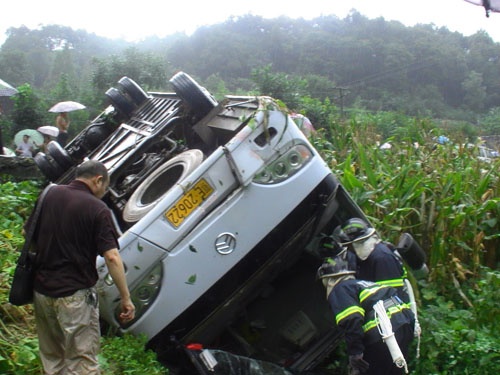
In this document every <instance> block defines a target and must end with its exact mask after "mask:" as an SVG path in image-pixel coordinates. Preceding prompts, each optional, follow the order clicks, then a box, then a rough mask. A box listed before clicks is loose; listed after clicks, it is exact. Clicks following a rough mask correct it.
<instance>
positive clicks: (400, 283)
mask: <svg viewBox="0 0 500 375" xmlns="http://www.w3.org/2000/svg"><path fill="white" fill-rule="evenodd" d="M336 232H337V236H338V238H339V241H340V243H341V245H342V246H346V247H347V248H348V249H349V250H351V251H353V252H354V253H355V254H356V258H357V262H356V263H357V269H356V278H357V279H359V280H367V281H373V282H376V283H378V284H381V285H387V286H391V287H393V288H396V289H397V291H398V296H399V298H401V300H403V301H404V302H405V303H408V302H409V301H410V298H409V296H408V293H407V290H406V285H405V282H404V279H405V278H407V272H406V269H405V268H404V266H403V262H402V260H401V258H400V257H398V256H397V255H396V254H395V253H394V251H392V250H391V248H390V247H389V246H390V244H387V243H386V242H383V241H382V240H381V239H380V238H379V237H378V235H377V234H376V233H375V229H374V228H372V227H369V226H368V224H367V223H366V222H365V221H364V220H362V219H359V218H352V219H349V220H347V221H346V222H345V223H344V224H342V226H341V228H340V229H339V228H337V229H336Z"/></svg>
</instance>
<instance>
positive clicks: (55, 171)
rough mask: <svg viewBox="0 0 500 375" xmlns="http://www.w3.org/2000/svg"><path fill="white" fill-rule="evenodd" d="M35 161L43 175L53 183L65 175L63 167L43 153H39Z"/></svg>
mask: <svg viewBox="0 0 500 375" xmlns="http://www.w3.org/2000/svg"><path fill="white" fill-rule="evenodd" d="M33 160H34V162H35V164H36V165H37V166H38V168H39V169H40V171H41V172H42V173H43V175H44V176H45V177H47V179H48V180H49V181H51V182H56V181H57V179H58V178H59V177H61V176H62V175H63V174H64V170H63V169H62V168H61V166H60V165H59V164H57V163H56V162H55V161H54V159H52V158H51V157H49V156H47V155H45V154H44V153H43V152H39V153H37V154H36V155H35V157H34V158H33Z"/></svg>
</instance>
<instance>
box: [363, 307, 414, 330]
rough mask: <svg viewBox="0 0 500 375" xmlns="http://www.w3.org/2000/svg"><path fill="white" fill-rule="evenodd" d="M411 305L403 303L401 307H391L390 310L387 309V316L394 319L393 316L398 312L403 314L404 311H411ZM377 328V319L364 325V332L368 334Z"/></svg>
mask: <svg viewBox="0 0 500 375" xmlns="http://www.w3.org/2000/svg"><path fill="white" fill-rule="evenodd" d="M409 308H410V304H409V303H402V304H401V305H397V306H391V307H389V309H387V316H388V317H389V319H390V318H391V317H392V314H397V313H398V312H401V311H402V310H404V309H409ZM376 326H377V321H376V320H375V319H373V320H370V321H368V322H366V323H365V324H363V332H368V331H369V330H370V329H373V328H375V327H376Z"/></svg>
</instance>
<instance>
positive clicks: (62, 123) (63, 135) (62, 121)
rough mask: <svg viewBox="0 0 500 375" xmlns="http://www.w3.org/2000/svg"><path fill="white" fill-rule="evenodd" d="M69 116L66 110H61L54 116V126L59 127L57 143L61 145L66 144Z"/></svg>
mask: <svg viewBox="0 0 500 375" xmlns="http://www.w3.org/2000/svg"><path fill="white" fill-rule="evenodd" d="M69 123H70V121H69V117H68V113H67V112H61V113H59V114H58V115H57V117H56V126H57V128H58V129H59V134H58V135H57V139H56V141H57V143H59V144H60V145H61V146H62V147H64V146H66V143H68V128H69Z"/></svg>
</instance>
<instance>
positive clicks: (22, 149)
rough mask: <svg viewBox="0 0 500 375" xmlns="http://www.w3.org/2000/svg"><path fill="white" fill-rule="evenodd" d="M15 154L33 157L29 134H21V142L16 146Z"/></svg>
mask: <svg viewBox="0 0 500 375" xmlns="http://www.w3.org/2000/svg"><path fill="white" fill-rule="evenodd" d="M16 154H17V155H19V156H25V157H28V158H31V157H33V144H32V143H31V142H30V136H29V135H28V134H24V135H23V140H22V142H20V143H19V146H17V148H16Z"/></svg>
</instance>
